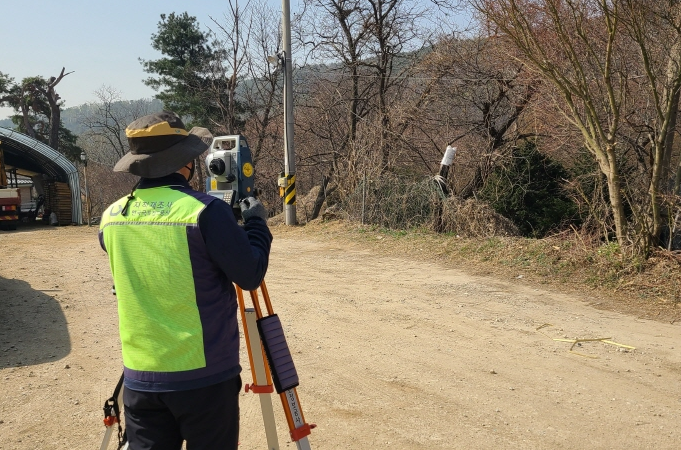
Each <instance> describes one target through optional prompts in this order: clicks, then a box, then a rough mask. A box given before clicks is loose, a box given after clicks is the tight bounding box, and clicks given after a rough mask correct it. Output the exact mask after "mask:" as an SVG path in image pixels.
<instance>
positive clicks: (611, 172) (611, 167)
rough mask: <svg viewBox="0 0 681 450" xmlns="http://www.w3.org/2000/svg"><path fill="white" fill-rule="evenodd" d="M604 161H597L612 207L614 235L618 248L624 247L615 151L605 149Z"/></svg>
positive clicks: (622, 216)
mask: <svg viewBox="0 0 681 450" xmlns="http://www.w3.org/2000/svg"><path fill="white" fill-rule="evenodd" d="M605 151H606V155H607V160H606V161H603V160H601V161H599V163H600V166H601V170H602V171H603V174H604V175H605V178H606V180H608V196H609V198H610V206H612V216H613V220H614V222H615V235H616V236H617V242H618V243H619V245H620V246H624V244H625V238H626V236H627V218H626V215H625V214H624V204H623V203H622V192H621V183H622V182H621V180H620V174H619V169H618V167H617V162H616V161H615V149H614V148H613V147H612V146H610V147H608V148H606V150H605Z"/></svg>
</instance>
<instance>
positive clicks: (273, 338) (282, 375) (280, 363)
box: [257, 314, 299, 394]
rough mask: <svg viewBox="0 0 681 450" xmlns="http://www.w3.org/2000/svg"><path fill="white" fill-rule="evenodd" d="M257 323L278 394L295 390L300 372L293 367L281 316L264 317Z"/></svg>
mask: <svg viewBox="0 0 681 450" xmlns="http://www.w3.org/2000/svg"><path fill="white" fill-rule="evenodd" d="M257 323H258V331H259V332H260V339H261V340H262V344H263V347H264V348H265V355H267V362H268V363H269V365H270V371H271V372H272V381H273V382H274V388H275V389H276V390H277V394H281V393H282V392H284V391H288V390H289V389H293V388H294V387H296V386H298V384H299V380H298V372H296V367H295V366H294V365H293V358H292V357H291V351H290V350H289V348H288V344H286V338H285V337H284V329H283V328H282V326H281V321H280V320H279V316H277V315H276V314H272V315H271V316H266V317H262V318H260V319H258V322H257Z"/></svg>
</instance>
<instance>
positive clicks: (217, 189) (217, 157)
mask: <svg viewBox="0 0 681 450" xmlns="http://www.w3.org/2000/svg"><path fill="white" fill-rule="evenodd" d="M206 168H207V169H208V174H209V175H210V177H209V178H207V179H206V192H207V193H208V194H209V195H212V196H214V197H217V198H219V199H221V200H223V201H224V202H225V203H227V204H228V205H230V206H231V207H232V208H235V209H237V210H238V209H239V202H240V201H241V200H243V199H245V198H246V197H256V196H257V194H258V193H257V192H256V189H255V182H254V178H255V177H254V175H255V171H254V169H253V158H252V156H251V149H250V148H249V147H248V141H246V138H245V137H244V136H241V135H234V136H217V137H215V138H213V142H212V144H211V146H210V153H209V154H208V156H207V157H206Z"/></svg>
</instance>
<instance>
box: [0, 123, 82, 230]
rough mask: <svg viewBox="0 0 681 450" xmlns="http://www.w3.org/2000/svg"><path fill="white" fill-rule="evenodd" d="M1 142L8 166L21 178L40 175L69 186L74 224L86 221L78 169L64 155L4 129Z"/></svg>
mask: <svg viewBox="0 0 681 450" xmlns="http://www.w3.org/2000/svg"><path fill="white" fill-rule="evenodd" d="M0 141H1V142H2V148H3V151H4V154H5V164H6V165H7V166H10V167H13V168H15V169H16V170H17V173H18V174H19V175H24V176H28V177H31V178H34V177H36V176H37V175H39V174H44V175H47V176H48V177H49V178H51V179H53V180H55V181H59V182H62V183H67V184H68V185H69V188H70V189H71V222H72V223H77V224H80V223H82V222H83V216H82V208H81V200H80V178H79V176H78V169H77V168H76V166H74V165H73V163H72V162H71V161H69V160H68V159H67V158H66V157H65V156H64V155H62V154H61V153H59V152H58V151H56V150H54V149H53V148H51V147H49V146H47V145H45V144H43V143H42V142H40V141H37V140H35V139H33V138H31V137H29V136H26V135H25V134H23V133H19V132H17V131H14V130H10V129H8V128H2V127H0Z"/></svg>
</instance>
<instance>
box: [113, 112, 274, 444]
mask: <svg viewBox="0 0 681 450" xmlns="http://www.w3.org/2000/svg"><path fill="white" fill-rule="evenodd" d="M126 135H127V137H128V142H129V144H130V152H129V153H127V154H126V155H125V156H124V157H123V158H121V160H120V161H118V163H117V164H116V166H115V167H114V170H115V171H118V172H129V173H132V174H134V175H138V176H140V177H141V179H140V182H139V183H138V185H137V186H136V187H135V188H134V189H133V191H132V192H131V194H130V195H128V196H126V197H123V198H121V199H120V200H118V201H117V202H115V203H113V204H112V205H111V206H109V207H108V208H107V209H106V210H105V212H104V213H103V217H102V221H101V227H100V243H101V245H102V247H103V248H104V250H105V251H106V252H107V253H108V256H109V263H110V265H111V273H112V275H113V280H114V285H115V286H116V295H117V298H118V314H119V328H120V336H121V345H122V351H123V364H124V366H125V368H124V374H125V382H124V383H125V388H126V389H125V391H124V396H123V403H124V406H125V408H124V410H125V424H126V431H127V434H128V440H129V442H130V448H131V449H132V450H141V449H163V450H174V449H177V450H179V449H180V448H181V446H182V442H183V441H187V447H188V448H189V449H221V450H223V449H234V450H236V448H237V442H238V434H239V406H238V394H239V391H240V389H241V377H240V372H241V367H240V365H239V331H238V326H237V306H238V305H237V299H236V294H235V289H234V286H233V284H232V283H236V284H237V285H239V286H240V287H241V288H243V289H246V290H253V289H256V288H257V287H258V286H259V285H260V283H261V282H262V280H263V278H264V277H265V272H266V271H267V265H268V260H269V252H270V245H271V242H272V235H271V234H270V231H269V229H268V227H267V222H266V221H267V213H266V211H265V208H264V207H263V205H262V204H261V203H260V202H259V201H258V200H256V199H254V198H249V199H246V200H245V201H244V202H242V203H241V204H240V207H241V211H242V218H243V222H244V224H243V228H242V227H240V226H239V225H238V224H237V221H236V219H235V217H234V212H233V211H232V208H231V207H230V206H228V205H227V204H226V203H225V202H223V201H221V200H219V199H217V198H216V197H212V196H209V195H207V194H203V193H200V192H197V191H195V190H193V189H192V188H191V187H190V186H189V183H188V182H189V180H191V178H192V176H193V174H194V160H195V159H196V158H198V157H199V156H200V155H201V154H202V153H203V152H204V151H205V150H206V149H207V148H208V146H209V145H210V142H211V140H212V136H211V134H210V133H209V132H208V130H206V129H205V128H198V127H195V128H193V129H192V130H191V131H189V132H187V131H186V129H185V126H184V124H183V123H182V121H181V120H180V118H179V117H178V116H177V115H176V114H174V113H171V112H162V113H157V114H152V115H149V116H145V117H142V118H140V119H138V120H136V121H134V122H132V123H131V124H130V125H129V126H128V127H127V129H126Z"/></svg>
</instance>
